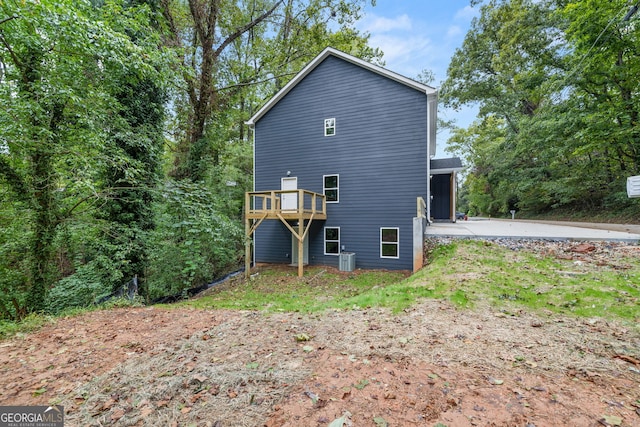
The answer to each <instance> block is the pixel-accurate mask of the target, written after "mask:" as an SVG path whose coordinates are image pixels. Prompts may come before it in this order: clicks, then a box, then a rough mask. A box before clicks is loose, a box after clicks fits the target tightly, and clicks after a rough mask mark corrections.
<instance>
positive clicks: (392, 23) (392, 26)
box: [363, 15, 412, 34]
mask: <svg viewBox="0 0 640 427" xmlns="http://www.w3.org/2000/svg"><path fill="white" fill-rule="evenodd" d="M363 24H364V30H365V31H368V32H370V33H372V34H374V33H388V32H390V31H394V30H402V31H411V28H412V25H411V18H409V16H407V15H400V16H396V17H395V18H385V17H384V16H377V15H370V16H367V18H366V19H365V20H364V22H363Z"/></svg>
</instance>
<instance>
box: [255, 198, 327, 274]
mask: <svg viewBox="0 0 640 427" xmlns="http://www.w3.org/2000/svg"><path fill="white" fill-rule="evenodd" d="M244 206H245V208H244V216H245V220H244V224H245V234H246V238H245V274H246V277H249V274H250V269H251V235H252V234H253V233H254V232H255V231H256V229H257V228H258V226H259V225H260V224H261V223H262V221H264V220H265V219H277V220H280V221H281V222H282V223H283V224H284V226H285V227H287V228H288V229H289V231H290V232H291V235H292V236H294V237H295V238H296V239H298V276H300V277H302V275H303V274H304V267H303V265H304V262H303V260H304V256H303V255H304V252H303V248H304V239H305V238H306V237H307V233H308V232H309V229H310V228H311V223H312V222H313V221H314V220H324V219H327V199H326V197H325V196H324V194H318V193H314V192H313V191H307V190H272V191H250V192H248V193H245V200H244Z"/></svg>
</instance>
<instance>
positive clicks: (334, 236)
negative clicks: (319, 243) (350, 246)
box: [324, 227, 340, 255]
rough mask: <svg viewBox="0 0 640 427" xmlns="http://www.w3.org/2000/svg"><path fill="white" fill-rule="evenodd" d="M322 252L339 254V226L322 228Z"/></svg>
mask: <svg viewBox="0 0 640 427" xmlns="http://www.w3.org/2000/svg"><path fill="white" fill-rule="evenodd" d="M324 254H325V255H339V254H340V227H325V228H324Z"/></svg>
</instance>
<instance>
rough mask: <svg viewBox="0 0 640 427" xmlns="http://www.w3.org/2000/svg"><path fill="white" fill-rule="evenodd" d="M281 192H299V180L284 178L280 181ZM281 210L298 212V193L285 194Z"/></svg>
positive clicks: (281, 200) (281, 201)
mask: <svg viewBox="0 0 640 427" xmlns="http://www.w3.org/2000/svg"><path fill="white" fill-rule="evenodd" d="M280 189H281V190H297V189H298V178H297V177H295V176H294V177H287V178H282V179H281V181H280ZM280 209H282V210H283V211H296V210H298V193H284V194H282V196H281V197H280Z"/></svg>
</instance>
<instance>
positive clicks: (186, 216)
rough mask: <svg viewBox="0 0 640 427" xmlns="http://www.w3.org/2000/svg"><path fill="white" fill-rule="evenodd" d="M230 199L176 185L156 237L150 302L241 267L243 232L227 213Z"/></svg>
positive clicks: (168, 189)
mask: <svg viewBox="0 0 640 427" xmlns="http://www.w3.org/2000/svg"><path fill="white" fill-rule="evenodd" d="M220 203H226V202H225V199H224V198H217V197H215V196H214V195H213V194H212V193H211V192H210V191H209V190H208V189H206V188H205V187H204V186H203V185H200V184H193V183H189V182H175V181H170V182H168V183H167V184H166V186H165V188H164V191H163V195H162V200H161V202H160V203H159V206H158V209H157V218H156V219H157V221H156V224H157V226H156V229H155V230H154V231H153V232H152V233H151V237H150V249H149V254H150V260H149V270H148V272H147V284H146V286H147V297H148V298H149V299H150V300H155V299H157V298H161V297H164V296H169V295H178V294H181V293H183V292H185V291H186V290H187V289H190V288H194V287H197V286H200V285H203V284H205V283H207V282H209V281H212V280H213V279H215V278H216V277H219V276H221V275H222V274H224V273H226V272H227V271H229V270H231V269H233V268H235V267H237V265H238V264H239V262H240V258H239V257H240V256H241V253H242V236H243V232H242V227H241V224H240V222H239V221H233V220H231V219H229V218H228V217H227V216H226V215H224V214H223V213H221V211H222V209H220V208H219V204H220Z"/></svg>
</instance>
